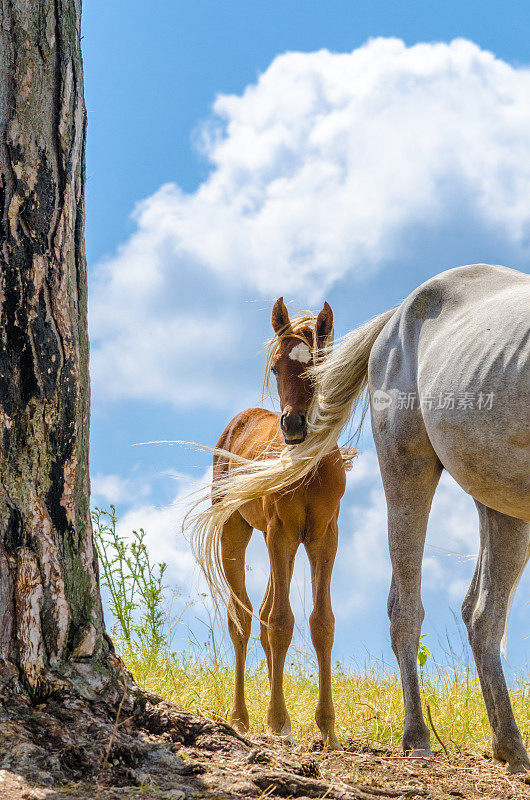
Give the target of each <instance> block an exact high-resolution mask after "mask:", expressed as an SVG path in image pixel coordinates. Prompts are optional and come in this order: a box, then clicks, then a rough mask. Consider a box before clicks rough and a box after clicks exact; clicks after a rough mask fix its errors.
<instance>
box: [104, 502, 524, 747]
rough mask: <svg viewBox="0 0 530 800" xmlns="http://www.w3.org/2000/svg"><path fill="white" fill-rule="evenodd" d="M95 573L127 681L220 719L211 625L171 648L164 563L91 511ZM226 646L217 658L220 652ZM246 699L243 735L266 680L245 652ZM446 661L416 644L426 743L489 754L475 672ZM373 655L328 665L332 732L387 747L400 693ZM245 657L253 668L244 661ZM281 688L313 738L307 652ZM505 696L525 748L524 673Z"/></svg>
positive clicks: (292, 656)
mask: <svg viewBox="0 0 530 800" xmlns="http://www.w3.org/2000/svg"><path fill="white" fill-rule="evenodd" d="M93 519H94V532H95V539H96V544H97V547H98V552H99V556H100V562H101V580H102V584H103V586H104V587H105V588H106V590H107V591H108V593H109V596H110V611H111V613H112V616H113V618H114V620H115V625H114V630H113V632H114V637H115V642H116V646H117V649H118V652H119V654H120V656H121V657H122V659H123V661H124V663H125V664H126V666H127V668H128V669H129V670H130V671H131V672H132V674H133V675H134V677H135V680H136V682H137V683H138V684H139V685H140V686H141V687H142V688H144V689H147V690H148V691H150V692H153V693H154V694H157V695H159V696H161V697H163V698H164V699H166V700H168V701H169V702H172V703H175V704H176V705H178V706H181V707H182V708H185V709H188V710H190V711H194V712H198V713H200V714H203V715H206V716H208V717H211V718H214V719H219V718H221V719H224V720H227V719H228V715H229V711H230V706H231V704H232V692H233V671H232V667H231V665H230V658H229V656H230V649H229V648H226V644H224V645H223V648H224V649H223V648H220V647H219V646H218V644H217V642H216V640H215V637H214V626H213V625H212V628H211V630H210V636H209V637H208V643H207V644H206V645H204V646H198V643H197V642H195V646H193V647H191V649H190V650H189V651H188V652H173V651H172V648H171V635H170V632H171V630H172V626H173V625H174V620H172V614H171V610H170V608H169V607H168V605H167V602H166V588H167V587H165V586H164V572H165V565H164V564H153V563H152V562H151V560H150V558H149V553H148V551H147V549H146V547H145V543H144V538H145V534H144V532H143V531H142V530H140V531H138V532H136V531H134V532H133V533H132V536H131V538H130V539H125V538H123V537H120V536H118V534H117V532H116V522H117V520H116V514H115V510H114V508H112V507H111V509H110V511H102V510H100V509H96V510H95V512H94V514H93ZM225 653H226V655H225ZM249 660H250V662H251V666H250V667H249V669H248V670H247V678H246V701H247V707H248V710H249V714H250V733H251V734H259V733H261V732H263V731H264V729H265V728H264V720H265V718H266V710H267V704H268V700H269V686H268V679H267V669H266V665H265V661H264V660H260V661H256V657H255V653H253V658H251V659H249ZM448 661H449V662H450V664H451V666H443V665H439V664H436V663H434V661H433V660H432V658H431V657H430V654H429V651H428V649H427V648H426V646H425V645H424V644H423V643H422V644H420V651H419V653H418V663H419V670H420V682H421V691H422V699H423V704H424V710H425V713H426V718H427V719H428V720H429V724H430V725H431V727H432V726H434V729H435V731H436V734H437V735H438V737H439V739H440V740H441V742H443V745H442V744H441V743H440V742H437V740H436V738H435V736H434V735H433V736H432V737H431V738H432V745H433V746H434V747H435V749H441V748H442V747H444V748H445V749H446V751H447V754H448V755H451V756H453V755H455V756H456V755H458V754H459V753H465V752H469V753H482V752H490V751H491V744H490V738H491V733H490V728H489V724H488V719H487V716H486V710H485V706H484V701H483V699H482V694H481V691H480V686H479V683H478V679H477V677H476V672H475V671H474V670H473V669H471V668H470V667H469V666H468V665H464V664H461V663H459V662H458V660H456V659H455V657H454V654H450V657H449V658H448ZM377 663H378V662H377V661H375V660H374V661H373V662H370V661H369V660H368V661H367V664H368V665H369V666H368V667H366V666H365V667H364V668H359V669H358V670H355V671H353V670H351V671H346V670H344V669H343V668H342V667H341V665H340V664H336V665H335V669H334V671H333V696H334V702H335V712H336V733H337V735H338V737H339V739H340V740H342V742H343V743H346V742H347V741H348V740H353V741H356V742H359V743H363V744H366V745H368V746H369V745H375V744H378V745H385V746H389V747H393V746H396V745H399V744H400V742H401V735H402V730H403V700H402V693H401V682H400V679H399V675H398V673H397V670H396V671H395V672H393V671H390V670H388V669H379V668H378V667H377V666H371V665H370V664H373V665H376V664H377ZM252 664H253V666H252ZM284 686H285V695H286V699H287V707H288V709H289V712H290V715H291V720H292V730H293V734H294V736H295V738H296V739H297V740H301V741H308V740H311V739H314V738H317V737H318V736H319V733H318V729H317V728H316V725H315V722H314V716H313V715H314V711H315V707H316V704H317V696H318V671H317V668H316V663H315V660H314V658H313V656H312V655H311V654H310V653H309V652H307V651H305V650H304V649H301V648H296V647H295V648H291V651H290V653H289V656H288V668H287V669H286V672H285V678H284ZM511 695H512V702H513V706H514V712H515V715H516V718H517V721H518V723H519V726H520V729H521V733H522V735H523V740H524V741H525V744H526V747H527V748H528V747H529V745H530V675H524V674H523V675H521V676H519V678H518V679H516V680H515V681H512V692H511Z"/></svg>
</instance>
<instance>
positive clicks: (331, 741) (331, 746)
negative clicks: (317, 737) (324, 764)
mask: <svg viewBox="0 0 530 800" xmlns="http://www.w3.org/2000/svg"><path fill="white" fill-rule="evenodd" d="M322 743H323V745H324V747H327V748H328V750H342V749H343V747H342V745H341V743H340V742H339V740H338V739H337V737H336V736H327V737H326V738H325V739H324V737H322Z"/></svg>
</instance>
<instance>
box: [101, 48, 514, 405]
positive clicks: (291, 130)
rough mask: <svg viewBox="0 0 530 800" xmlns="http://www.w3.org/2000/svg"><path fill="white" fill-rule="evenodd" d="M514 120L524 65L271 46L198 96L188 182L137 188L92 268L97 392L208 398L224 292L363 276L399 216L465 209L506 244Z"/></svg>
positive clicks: (379, 259)
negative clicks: (213, 91)
mask: <svg viewBox="0 0 530 800" xmlns="http://www.w3.org/2000/svg"><path fill="white" fill-rule="evenodd" d="M529 130H530V70H528V69H527V68H524V67H517V68H516V67H513V66H510V65H509V64H507V63H505V62H503V61H501V60H499V59H497V58H495V57H494V55H492V54H491V53H489V52H486V51H484V50H481V49H480V48H479V47H478V46H476V45H474V44H473V43H471V42H469V41H466V40H463V39H459V40H455V41H453V42H451V43H450V44H443V43H438V44H417V45H415V46H413V47H406V46H405V44H404V43H403V42H402V41H400V40H398V39H382V38H380V39H374V40H371V41H369V42H368V43H367V44H365V45H364V46H363V47H360V48H358V49H357V50H354V51H353V52H351V53H342V54H341V53H330V52H328V51H326V50H321V51H319V52H313V53H297V52H291V53H285V54H283V55H279V56H278V57H277V58H275V59H274V61H273V62H272V63H271V65H270V66H269V68H268V69H267V70H266V71H265V72H264V73H263V74H262V75H261V76H260V77H259V79H258V81H257V82H256V83H255V84H253V85H250V86H248V87H247V88H246V89H245V91H244V92H243V93H242V94H241V95H237V96H236V95H220V96H218V98H217V99H216V101H215V103H214V105H213V114H212V118H211V119H210V120H209V121H208V123H207V124H205V125H204V126H203V129H202V131H201V133H200V136H199V138H200V147H201V149H202V151H203V154H204V155H205V157H206V158H207V159H208V161H209V163H210V165H211V169H210V173H209V175H208V177H207V178H206V179H205V180H204V182H203V183H202V184H201V185H200V186H198V188H197V189H196V191H194V192H191V193H186V192H183V191H182V190H181V189H180V188H179V187H178V186H177V185H176V184H174V183H168V184H166V185H165V186H163V187H161V188H160V189H159V190H158V191H157V192H156V193H155V194H154V195H152V196H151V197H149V198H147V199H146V200H144V201H142V202H141V203H140V204H139V205H138V207H137V209H136V212H135V220H136V225H137V229H136V231H135V232H134V233H133V235H132V236H131V237H130V239H129V240H128V241H127V242H126V243H125V244H124V245H123V246H122V247H121V248H120V250H119V251H118V253H117V254H116V255H115V256H114V257H112V258H110V259H107V260H106V261H105V262H104V263H102V264H100V265H97V266H96V268H95V270H94V276H93V285H92V298H91V311H90V313H91V331H92V343H93V345H92V347H93V362H92V368H93V374H94V379H95V383H96V388H97V393H98V396H100V397H103V396H107V397H111V398H120V397H134V398H138V399H150V400H168V401H171V402H174V403H184V404H188V405H189V404H190V403H197V402H202V403H209V404H211V403H212V402H213V403H214V404H215V403H217V404H222V398H223V397H230V398H232V397H233V396H234V383H237V381H234V380H233V379H232V380H228V379H227V371H228V370H229V369H232V370H233V367H234V364H233V363H232V362H230V358H229V357H228V356H227V353H228V352H229V351H230V344H231V343H233V342H241V341H244V340H245V339H246V338H247V334H246V333H245V332H246V331H247V332H248V325H247V323H248V313H247V315H246V317H245V316H244V315H243V316H242V315H241V314H240V313H239V308H240V305H241V298H243V297H264V298H267V299H270V298H272V297H273V296H275V295H276V296H277V295H279V294H284V293H287V294H290V295H293V296H296V298H297V300H298V301H299V302H300V303H302V302H311V303H317V302H319V301H320V300H321V298H322V295H323V292H324V291H326V290H327V289H329V288H330V287H332V286H333V285H334V284H335V283H336V282H337V281H338V280H339V279H343V278H344V277H345V276H350V277H351V279H352V280H355V279H359V278H361V277H366V276H367V275H372V274H374V273H375V272H376V270H377V269H379V268H381V267H382V265H384V263H385V260H388V259H390V258H391V257H395V255H396V253H397V252H399V250H400V246H401V245H402V243H403V240H404V238H406V236H407V235H409V234H410V231H411V230H412V229H414V227H415V226H424V227H425V226H427V227H429V228H431V229H436V227H437V226H443V224H444V221H445V223H447V220H449V219H453V218H455V216H456V217H457V218H467V217H469V218H470V219H474V220H478V221H479V223H480V224H481V225H483V226H486V227H487V228H488V229H492V230H495V231H496V233H497V234H498V236H500V237H501V239H502V240H503V241H504V240H505V241H506V242H508V243H510V244H511V245H513V246H514V247H520V248H523V249H524V248H525V247H526V243H527V238H528V233H529V230H530V229H529V223H530V201H529V194H528V185H529V182H530V137H529V136H528V131H529ZM445 266H447V265H445V264H440V269H442V268H444V267H445ZM236 309H237V313H236ZM254 347H255V344H254ZM139 376H142V378H141V379H140V377H139Z"/></svg>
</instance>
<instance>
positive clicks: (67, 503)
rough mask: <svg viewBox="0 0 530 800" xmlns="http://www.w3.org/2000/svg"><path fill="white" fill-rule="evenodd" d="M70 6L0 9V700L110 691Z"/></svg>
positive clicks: (36, 1)
mask: <svg viewBox="0 0 530 800" xmlns="http://www.w3.org/2000/svg"><path fill="white" fill-rule="evenodd" d="M80 20H81V2H80V0H0V271H1V274H0V694H2V695H4V696H5V695H6V694H11V693H17V692H22V693H24V692H25V693H26V694H29V696H30V698H31V700H32V701H33V702H34V703H35V702H38V701H40V700H42V699H43V698H44V697H46V696H49V695H50V694H51V693H54V692H55V691H57V690H59V689H66V688H70V689H72V688H74V689H76V690H78V691H80V692H81V694H83V695H85V696H88V695H90V694H99V696H101V693H102V692H103V693H104V692H105V691H108V692H110V694H111V695H112V694H113V693H115V692H116V691H118V690H119V684H120V682H122V681H123V680H124V673H123V670H122V669H121V667H120V662H119V661H118V659H116V657H115V656H114V655H113V651H112V645H111V644H110V640H109V639H108V638H107V637H106V634H105V630H104V624H103V615H102V608H101V599H100V593H99V582H98V566H97V559H96V555H95V552H94V546H93V539H92V528H91V521H90V507H89V499H90V486H89V475H88V435H89V376H88V336H87V321H86V315H87V278H86V261H85V252H84V183H85V132H86V111H85V105H84V98H83V68H82V59H81V48H80V38H81V37H80Z"/></svg>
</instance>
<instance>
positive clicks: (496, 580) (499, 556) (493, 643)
mask: <svg viewBox="0 0 530 800" xmlns="http://www.w3.org/2000/svg"><path fill="white" fill-rule="evenodd" d="M476 505H477V508H478V512H479V518H480V553H479V557H478V561H477V566H476V568H475V574H474V575H473V580H472V582H471V586H470V588H469V592H468V594H467V597H466V599H465V600H464V603H463V606H462V616H463V618H464V622H465V623H466V626H467V629H468V633H469V641H470V644H471V647H472V650H473V654H474V656H475V661H476V664H477V669H478V674H479V677H480V683H481V686H482V692H483V694H484V701H485V703H486V709H487V712H488V717H489V721H490V724H491V728H492V731H493V755H494V756H495V758H497V759H499V761H506V762H508V766H509V770H510V772H524V770H525V769H530V760H529V758H528V753H527V752H526V749H525V747H524V745H523V742H522V739H521V734H520V733H519V729H518V727H517V724H516V722H515V718H514V716H513V711H512V706H511V703H510V697H509V695H508V689H507V687H506V680H505V678H504V673H503V671H502V665H501V657H500V644H501V639H502V636H503V633H504V629H505V624H506V616H507V612H508V604H509V600H510V596H511V593H512V591H513V590H514V589H515V587H516V585H517V581H518V580H519V577H520V576H521V574H522V571H523V570H524V567H525V564H526V562H527V561H528V557H529V555H530V523H528V522H524V521H522V520H519V519H514V518H513V517H508V516H506V514H501V513H500V512H498V511H493V510H492V509H491V508H487V507H486V506H484V505H482V503H478V502H477V503H476Z"/></svg>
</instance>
